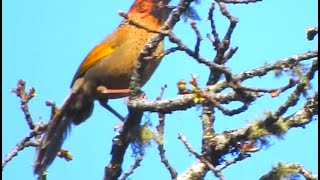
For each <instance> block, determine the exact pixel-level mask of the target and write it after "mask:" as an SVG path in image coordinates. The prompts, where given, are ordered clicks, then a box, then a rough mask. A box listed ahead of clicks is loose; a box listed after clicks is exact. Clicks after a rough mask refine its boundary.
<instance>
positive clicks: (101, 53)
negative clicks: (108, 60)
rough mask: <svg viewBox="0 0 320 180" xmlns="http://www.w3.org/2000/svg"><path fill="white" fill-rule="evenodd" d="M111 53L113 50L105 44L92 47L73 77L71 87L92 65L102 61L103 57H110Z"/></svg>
mask: <svg viewBox="0 0 320 180" xmlns="http://www.w3.org/2000/svg"><path fill="white" fill-rule="evenodd" d="M113 51H114V48H113V47H112V46H111V45H109V44H108V43H105V42H101V43H100V44H98V45H97V46H96V47H94V48H93V49H92V50H91V52H90V53H89V54H88V55H87V57H86V58H85V59H84V60H83V61H82V63H81V65H80V67H79V68H78V70H77V72H76V74H75V75H74V77H73V80H72V83H71V87H72V86H73V84H74V82H75V80H76V79H78V78H79V77H81V76H82V75H83V74H84V73H85V72H86V71H87V70H88V69H89V68H90V67H91V66H92V65H94V64H96V63H97V62H98V61H100V60H101V59H103V57H106V56H108V55H110V54H111V53H112V52H113Z"/></svg>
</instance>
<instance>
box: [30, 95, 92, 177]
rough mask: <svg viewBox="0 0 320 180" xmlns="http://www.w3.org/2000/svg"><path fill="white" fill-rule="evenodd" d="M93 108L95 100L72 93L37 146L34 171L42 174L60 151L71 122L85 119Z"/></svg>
mask: <svg viewBox="0 0 320 180" xmlns="http://www.w3.org/2000/svg"><path fill="white" fill-rule="evenodd" d="M92 110H93V100H90V99H89V98H87V97H86V96H85V95H84V94H83V93H79V92H78V93H71V94H70V95H69V96H68V97H67V98H66V100H65V102H64V103H63V105H62V107H61V109H60V110H59V111H58V112H57V113H56V114H55V115H54V117H53V118H52V119H51V120H50V122H49V125H48V128H47V131H46V133H45V135H44V136H43V138H42V139H41V142H40V145H39V146H38V148H37V152H36V156H35V163H34V173H35V174H38V175H39V176H42V174H43V172H44V171H45V170H46V169H47V168H48V166H49V165H50V164H51V163H52V162H53V160H54V159H55V157H56V155H57V153H58V152H59V150H60V148H61V146H62V143H63V141H64V139H65V138H66V136H67V133H68V131H69V130H70V128H71V124H72V123H74V124H76V125H77V124H80V123H81V122H83V121H85V120H86V119H87V118H88V117H89V116H90V115H91V114H92Z"/></svg>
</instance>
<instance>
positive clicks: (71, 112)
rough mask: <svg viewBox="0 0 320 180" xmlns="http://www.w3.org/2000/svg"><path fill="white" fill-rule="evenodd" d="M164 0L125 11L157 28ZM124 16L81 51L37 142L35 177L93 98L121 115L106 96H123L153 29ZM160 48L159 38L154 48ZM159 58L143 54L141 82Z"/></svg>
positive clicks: (165, 11)
mask: <svg viewBox="0 0 320 180" xmlns="http://www.w3.org/2000/svg"><path fill="white" fill-rule="evenodd" d="M168 3H169V0H135V1H134V2H133V4H132V5H131V7H130V9H129V11H128V13H127V17H128V19H129V20H132V21H135V22H137V23H139V25H142V26H145V27H148V28H149V29H154V30H159V29H160V27H161V26H162V25H163V24H164V22H165V21H166V19H167V18H168V17H169V15H170V13H171V10H172V8H170V6H168ZM128 19H124V20H123V21H122V22H121V23H120V25H119V26H118V27H117V28H116V29H115V30H114V31H113V32H112V33H111V34H110V35H108V36H107V37H106V38H105V39H104V40H102V41H101V42H100V43H99V44H97V45H96V46H95V47H94V48H93V49H92V50H91V51H90V52H89V53H88V55H87V56H86V57H85V59H84V60H83V61H82V63H81V64H80V66H79V68H78V70H77V71H76V73H75V75H74V78H73V80H72V83H71V91H70V93H69V95H68V96H67V98H66V99H65V101H64V103H63V104H62V106H61V108H60V109H59V111H58V112H57V113H56V114H55V115H54V116H53V118H52V119H51V120H50V121H49V123H48V126H47V129H46V131H45V133H44V135H43V137H42V138H41V140H40V143H39V145H38V147H37V150H36V154H35V161H34V173H35V174H38V175H39V177H40V176H42V175H43V173H44V171H46V170H47V168H48V167H49V166H50V165H51V164H52V162H53V161H54V159H55V157H56V155H57V154H58V152H59V150H60V149H61V147H62V144H63V142H64V140H65V138H66V137H67V134H68V132H69V131H70V129H71V125H72V124H74V125H79V124H81V123H83V122H84V121H86V120H87V119H88V118H89V117H90V116H91V114H92V112H93V108H94V101H96V100H97V101H99V103H100V105H102V106H103V107H105V108H107V109H108V110H109V111H111V112H112V113H114V114H115V115H116V116H118V117H120V115H119V114H117V113H116V112H115V111H114V110H113V109H112V108H111V107H110V106H109V105H107V102H108V100H109V99H116V98H122V97H125V96H128V95H129V93H130V90H129V85H130V79H131V75H132V74H133V70H134V68H135V66H136V64H137V62H138V57H139V54H140V52H141V50H142V48H143V47H144V45H145V44H146V42H147V41H148V40H149V39H151V38H152V37H153V36H154V35H155V33H152V32H150V31H148V30H147V29H145V28H141V27H137V26H136V25H134V24H132V23H130V22H129V21H128ZM163 50H164V43H163V41H162V42H161V43H159V45H158V46H157V48H156V50H155V52H154V53H161V52H163ZM160 61H161V58H154V59H152V58H151V59H148V60H147V61H146V66H145V68H144V69H143V71H142V73H141V81H140V83H141V85H142V86H143V85H144V84H145V83H146V82H147V81H148V80H149V78H150V77H151V76H152V74H153V73H154V71H155V70H156V68H157V67H158V65H159V63H160Z"/></svg>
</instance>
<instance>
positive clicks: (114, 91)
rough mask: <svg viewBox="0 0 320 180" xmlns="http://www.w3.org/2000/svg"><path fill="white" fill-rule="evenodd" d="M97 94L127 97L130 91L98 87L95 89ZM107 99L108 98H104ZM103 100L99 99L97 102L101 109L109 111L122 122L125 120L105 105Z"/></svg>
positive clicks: (105, 102)
mask: <svg viewBox="0 0 320 180" xmlns="http://www.w3.org/2000/svg"><path fill="white" fill-rule="evenodd" d="M97 91H98V93H100V94H102V95H108V94H123V95H129V94H130V89H108V88H106V87H105V86H98V87H97ZM106 97H108V96H106ZM103 99H105V98H101V99H100V100H99V103H100V105H101V106H102V107H104V108H105V109H107V110H108V111H110V112H111V113H112V114H113V115H115V116H116V117H117V118H119V119H120V120H121V121H124V120H125V118H124V117H123V116H121V115H120V114H119V113H118V112H117V111H116V110H114V109H113V108H112V107H111V106H109V105H108V104H107V101H106V100H103Z"/></svg>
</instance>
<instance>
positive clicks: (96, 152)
mask: <svg viewBox="0 0 320 180" xmlns="http://www.w3.org/2000/svg"><path fill="white" fill-rule="evenodd" d="M110 2H112V3H110ZM132 2H133V0H122V1H108V0H94V1H84V0H80V1H79V0H78V1H76V0H69V1H64V0H55V1H47V0H43V1H35V0H29V1H22V0H4V1H2V5H3V6H2V7H3V8H2V10H3V11H2V15H3V17H2V25H3V26H2V27H3V29H2V38H3V41H2V45H3V46H2V52H3V54H2V58H3V60H2V65H3V69H2V75H3V77H2V98H3V101H2V112H3V114H2V119H3V120H2V125H3V126H2V159H3V158H4V157H5V155H6V154H7V153H8V152H10V151H11V150H12V148H13V147H14V146H15V145H16V143H17V142H19V141H20V140H22V138H24V137H25V136H26V135H27V134H28V133H29V128H28V126H27V124H26V122H25V120H24V116H23V113H22V112H21V110H20V102H19V99H18V98H17V97H16V96H15V95H14V94H12V93H10V91H11V89H12V88H14V87H15V86H16V83H17V81H18V80H19V79H24V80H25V81H26V82H27V87H30V86H33V87H35V88H36V97H35V98H34V99H33V100H32V101H31V102H30V103H29V108H30V112H31V115H32V117H33V119H34V120H37V119H38V118H40V117H41V118H42V119H43V121H45V122H47V121H48V118H49V116H50V108H48V107H46V106H45V101H46V100H51V101H55V102H56V103H57V105H58V106H60V105H61V103H62V102H63V100H64V99H65V97H66V96H67V94H68V92H69V85H70V83H71V80H72V77H73V75H74V73H75V71H76V69H77V68H78V66H79V64H80V63H81V61H82V60H83V58H84V57H85V56H86V55H87V53H88V52H89V51H90V50H91V48H92V47H93V46H94V45H95V44H97V43H98V42H100V41H101V40H102V39H103V38H104V37H105V36H107V35H108V34H109V33H111V32H112V31H113V30H114V29H115V28H116V27H117V26H118V24H119V23H120V21H121V17H120V16H119V15H118V14H117V11H118V10H123V11H127V10H128V8H129V7H130V5H131V3H132ZM177 2H178V0H173V2H172V4H176V3H177ZM210 4H211V3H210V1H209V0H203V1H202V3H201V5H198V6H196V9H197V10H198V12H199V15H200V17H201V18H202V21H200V22H198V27H199V28H200V31H201V34H202V35H203V37H205V35H206V34H207V33H210V29H209V23H208V22H206V21H205V19H206V17H207V12H208V11H207V9H208V7H209V6H210ZM228 7H229V10H230V11H231V13H232V14H233V15H234V16H236V17H238V18H239V19H240V22H239V24H238V25H237V28H236V30H235V32H234V34H233V38H232V46H239V50H238V52H237V53H236V55H235V56H234V58H233V59H232V60H230V62H228V65H229V66H230V67H231V69H232V72H233V73H237V72H241V71H243V70H247V69H250V68H256V67H259V66H260V65H262V64H264V63H265V62H272V61H274V60H277V59H281V58H284V57H288V56H292V55H294V54H298V53H303V52H306V51H308V50H314V49H317V41H318V38H317V37H316V39H315V40H314V41H312V42H310V41H307V40H306V31H305V28H307V27H313V26H317V25H318V24H317V22H318V18H317V17H318V14H317V13H318V8H317V7H318V1H317V0H309V1H303V2H302V1H298V0H282V1H279V0H265V1H263V2H261V3H256V4H250V5H236V6H235V5H229V6H228ZM215 16H216V17H215V19H216V22H217V28H218V31H219V34H220V36H221V37H223V36H224V32H225V30H226V27H227V25H228V21H227V20H226V19H225V18H224V17H222V16H221V15H220V14H219V13H218V11H216V12H215ZM174 32H176V34H178V36H179V37H180V38H182V39H183V42H184V43H186V44H188V45H189V46H190V47H193V46H194V44H195V35H194V33H193V31H192V29H191V27H190V26H189V23H184V22H183V21H181V22H179V23H178V25H177V26H176V27H175V29H174ZM170 46H172V45H170V44H169V43H167V44H166V47H170ZM201 54H202V55H203V56H204V57H206V58H208V59H211V58H212V57H214V52H213V48H212V46H211V45H210V43H209V42H208V40H206V39H204V41H203V43H202V47H201ZM190 73H193V74H198V75H200V78H199V86H204V85H205V83H206V81H207V76H208V70H207V69H206V68H205V67H204V66H203V65H199V64H198V63H196V62H195V61H194V60H193V59H192V58H190V57H188V56H187V55H184V54H183V53H175V54H173V55H170V56H168V57H166V58H164V59H163V62H162V63H161V64H160V66H159V68H158V69H157V71H156V73H155V74H154V75H153V77H152V78H151V80H150V81H149V82H148V83H147V85H146V86H145V87H144V88H143V90H144V91H145V92H146V93H147V95H148V98H149V99H155V98H156V96H157V95H158V94H159V92H160V88H161V86H163V85H164V84H167V85H168V88H167V90H166V91H165V95H164V98H173V97H176V96H177V88H176V85H175V84H176V82H178V81H179V80H180V79H187V80H189V78H190ZM284 79H285V81H283V80H281V79H277V80H274V79H273V76H272V75H271V76H268V77H267V78H264V79H255V80H251V81H248V82H247V83H248V84H250V85H255V86H257V87H270V86H272V87H278V86H281V85H284V84H286V83H287V78H284ZM314 82H316V81H314ZM313 87H314V89H315V90H317V89H318V84H317V83H313ZM290 92H291V91H290ZM287 95H288V94H287V93H285V94H283V95H282V96H280V98H279V99H272V98H270V97H269V96H268V95H265V97H263V98H262V99H261V101H257V102H255V103H254V104H253V107H252V109H251V110H249V111H248V112H246V113H243V114H241V115H239V116H236V117H231V118H230V117H224V116H222V115H221V113H220V112H218V113H217V117H216V124H215V129H216V130H217V132H222V131H223V130H228V129H233V128H238V127H242V126H244V125H245V124H246V123H248V122H250V121H253V120H254V119H257V118H259V117H261V116H262V114H263V112H265V111H266V110H270V109H271V110H275V109H276V108H277V107H278V104H279V103H282V102H284V101H285V99H286V97H287ZM301 99H302V100H303V98H301ZM110 105H111V106H113V107H115V108H116V109H117V110H118V111H119V112H120V113H121V114H123V115H125V114H126V113H127V111H126V106H125V105H124V99H119V100H112V101H110ZM299 107H301V105H300V106H299ZM299 107H297V108H292V109H290V111H289V112H288V114H290V113H292V112H294V111H295V110H297V109H298V108H299ZM200 114H201V109H200V110H197V108H192V109H189V110H188V111H187V112H182V111H179V112H175V113H173V114H171V115H167V116H166V127H165V144H164V145H165V149H166V155H167V157H168V159H169V161H170V163H171V164H172V166H174V167H175V168H176V170H177V171H178V172H179V173H180V172H183V171H184V170H185V169H186V168H187V167H189V166H190V165H191V164H192V163H193V162H194V161H195V160H196V159H195V157H194V156H193V155H191V154H190V153H189V152H188V151H187V150H186V149H185V148H184V146H183V144H182V143H181V142H180V141H179V140H178V139H177V133H178V132H181V133H183V134H184V135H185V136H186V138H187V139H188V140H189V142H190V144H191V145H193V147H195V149H196V150H197V151H198V152H200V151H201V123H200V120H199V117H198V116H199V115H200ZM145 116H146V117H145V119H148V118H151V121H152V123H153V127H155V126H156V125H157V122H158V119H157V115H156V114H151V115H150V114H147V113H146V114H145ZM119 123H120V122H119V120H117V119H116V118H115V117H114V116H113V115H111V114H110V113H109V112H107V111H106V110H104V109H103V108H101V107H99V105H98V104H96V106H95V110H94V113H93V115H92V116H91V118H90V119H89V120H87V121H86V122H85V123H83V124H81V125H80V126H77V127H73V128H72V132H71V134H70V135H69V136H68V138H67V140H66V141H65V143H64V145H63V147H64V148H66V149H68V150H70V151H71V152H72V154H73V156H74V160H73V161H71V162H65V161H64V160H62V159H60V158H57V159H56V160H55V161H54V163H53V164H52V165H51V166H50V168H49V172H48V174H49V175H48V178H49V180H51V179H75V178H76V179H79V180H82V179H83V180H87V179H101V178H102V176H103V170H104V167H105V166H106V165H107V164H108V162H109V160H110V155H109V152H110V150H111V140H112V138H113V137H114V135H115V132H114V131H113V128H114V126H115V125H116V124H119ZM317 127H318V120H316V121H314V122H312V123H310V124H309V125H307V126H306V129H302V128H297V129H294V130H292V131H290V132H289V133H287V134H286V135H285V136H284V137H283V139H282V140H278V139H274V138H272V139H270V140H271V144H272V146H271V147H269V148H268V149H262V150H261V151H259V152H258V153H255V154H252V157H251V158H248V159H247V160H245V161H243V162H239V163H237V164H235V165H232V166H230V167H229V168H227V169H226V170H224V171H223V174H224V175H225V177H226V179H258V178H259V177H260V176H261V175H263V174H265V173H266V172H268V171H269V170H270V169H271V167H272V166H273V165H276V164H277V162H279V161H281V162H296V163H301V164H302V165H304V166H305V167H306V168H307V169H309V170H311V171H312V172H314V173H316V174H317V173H318V170H317V169H318V162H317V158H318V155H317V151H318V144H317V141H318V138H317V137H318V136H317V135H318V129H317ZM154 129H155V128H154ZM34 152H35V149H34V148H27V149H25V150H23V151H22V152H20V153H19V154H18V157H15V158H14V159H13V160H12V161H11V162H9V164H8V165H7V166H6V167H5V169H4V171H3V172H2V177H3V179H6V180H11V179H25V180H31V179H35V177H34V176H33V173H32V165H33V159H34ZM133 161H134V159H133V158H132V157H131V150H130V149H129V150H128V151H127V153H126V156H125V163H124V165H123V170H124V171H127V169H128V168H129V166H130V165H131V164H132V162H133ZM130 177H131V178H132V179H149V178H151V177H152V178H153V179H170V176H169V173H168V171H167V170H166V168H165V167H164V165H163V164H162V163H161V162H160V158H159V156H158V151H157V146H156V144H152V146H151V147H148V148H147V149H146V155H145V158H144V160H143V162H142V163H141V166H140V167H139V168H138V169H136V170H135V172H134V174H133V175H132V176H130ZM211 177H213V175H212V173H211V172H209V173H208V176H207V178H206V179H211Z"/></svg>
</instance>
